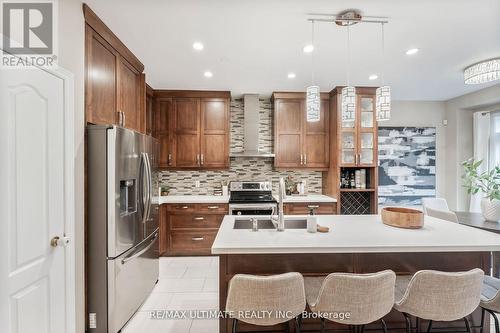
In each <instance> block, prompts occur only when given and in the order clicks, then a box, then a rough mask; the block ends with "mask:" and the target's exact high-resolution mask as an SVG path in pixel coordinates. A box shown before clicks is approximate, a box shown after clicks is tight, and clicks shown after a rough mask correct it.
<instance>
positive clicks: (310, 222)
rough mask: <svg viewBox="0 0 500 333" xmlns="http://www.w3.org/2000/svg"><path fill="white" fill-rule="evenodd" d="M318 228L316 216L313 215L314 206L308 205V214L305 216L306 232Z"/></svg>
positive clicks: (314, 230) (312, 231)
mask: <svg viewBox="0 0 500 333" xmlns="http://www.w3.org/2000/svg"><path fill="white" fill-rule="evenodd" d="M317 229H318V222H317V217H316V216H315V215H314V208H312V207H309V216H307V232H311V233H314V232H316V231H317Z"/></svg>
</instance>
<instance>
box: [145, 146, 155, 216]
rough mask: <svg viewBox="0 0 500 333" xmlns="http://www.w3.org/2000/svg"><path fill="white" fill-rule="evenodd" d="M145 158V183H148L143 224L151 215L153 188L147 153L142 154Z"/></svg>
mask: <svg viewBox="0 0 500 333" xmlns="http://www.w3.org/2000/svg"><path fill="white" fill-rule="evenodd" d="M144 155H145V156H146V162H147V171H148V172H147V182H148V184H147V185H148V186H147V188H148V196H147V200H148V201H147V210H146V212H147V214H146V218H145V219H144V222H146V221H147V220H148V219H149V215H150V214H151V190H152V187H153V185H152V184H153V179H152V175H151V173H152V171H151V162H150V160H149V155H148V154H147V153H145V154H144Z"/></svg>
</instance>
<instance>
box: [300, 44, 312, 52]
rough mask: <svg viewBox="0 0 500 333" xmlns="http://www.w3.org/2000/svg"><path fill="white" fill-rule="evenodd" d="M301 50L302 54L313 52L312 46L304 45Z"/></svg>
mask: <svg viewBox="0 0 500 333" xmlns="http://www.w3.org/2000/svg"><path fill="white" fill-rule="evenodd" d="M302 50H303V51H304V53H311V52H312V51H314V45H313V44H309V45H306V46H304V48H303V49H302Z"/></svg>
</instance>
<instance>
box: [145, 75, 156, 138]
mask: <svg viewBox="0 0 500 333" xmlns="http://www.w3.org/2000/svg"><path fill="white" fill-rule="evenodd" d="M145 88H146V106H145V112H146V114H145V118H146V119H145V121H146V125H145V126H146V134H147V135H153V131H154V128H153V117H154V111H153V108H154V103H153V89H152V88H151V87H150V86H149V85H147V84H145Z"/></svg>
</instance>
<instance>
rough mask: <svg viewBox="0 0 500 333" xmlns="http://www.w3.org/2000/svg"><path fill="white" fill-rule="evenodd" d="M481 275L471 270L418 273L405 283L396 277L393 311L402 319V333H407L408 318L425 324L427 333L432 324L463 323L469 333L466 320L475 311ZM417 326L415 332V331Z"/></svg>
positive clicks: (408, 330) (409, 321)
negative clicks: (403, 331) (441, 322)
mask: <svg viewBox="0 0 500 333" xmlns="http://www.w3.org/2000/svg"><path fill="white" fill-rule="evenodd" d="M483 276H484V272H483V271H482V270H480V269H473V270H470V271H467V272H454V273H448V272H439V271H430V270H423V271H418V272H417V273H415V275H413V277H411V279H409V278H408V277H401V278H400V277H398V279H397V281H396V296H395V297H396V303H395V304H394V308H395V309H396V310H398V311H399V312H401V313H402V314H403V315H404V317H405V319H406V332H408V333H410V332H411V320H410V317H409V316H414V317H416V318H417V323H418V319H419V318H420V319H425V320H429V326H428V328H427V332H430V331H431V329H432V322H433V321H455V320H459V319H463V320H464V322H465V327H466V329H467V332H472V331H471V327H470V323H469V320H468V319H467V316H468V315H470V314H471V313H472V312H474V310H475V309H476V308H477V307H478V305H479V301H480V298H481V286H482V282H483ZM418 326H419V325H418V324H417V330H418Z"/></svg>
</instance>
